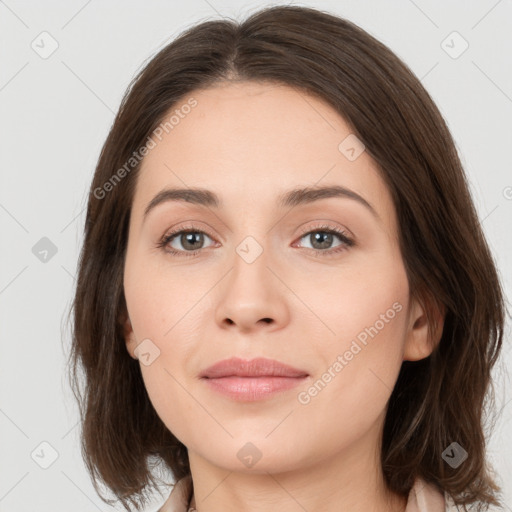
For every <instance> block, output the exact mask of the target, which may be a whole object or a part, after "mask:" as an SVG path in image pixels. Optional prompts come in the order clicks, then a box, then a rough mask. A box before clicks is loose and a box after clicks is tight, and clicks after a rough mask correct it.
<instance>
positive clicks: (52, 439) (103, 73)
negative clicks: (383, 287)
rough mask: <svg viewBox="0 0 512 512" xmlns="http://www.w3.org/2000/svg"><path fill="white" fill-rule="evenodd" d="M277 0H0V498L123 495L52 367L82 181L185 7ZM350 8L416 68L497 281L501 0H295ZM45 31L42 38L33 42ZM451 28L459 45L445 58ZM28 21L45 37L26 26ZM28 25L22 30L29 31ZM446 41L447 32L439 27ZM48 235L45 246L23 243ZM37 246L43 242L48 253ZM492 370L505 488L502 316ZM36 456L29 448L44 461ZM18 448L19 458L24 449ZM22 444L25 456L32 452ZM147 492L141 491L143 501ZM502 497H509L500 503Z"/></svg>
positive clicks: (93, 505) (507, 20)
mask: <svg viewBox="0 0 512 512" xmlns="http://www.w3.org/2000/svg"><path fill="white" fill-rule="evenodd" d="M276 3H280V2H264V1H240V2H236V1H234V0H231V1H228V0H208V1H206V0H191V1H189V2H185V3H182V2H178V1H157V0H151V1H146V2H135V1H130V2H126V1H125V2H121V1H108V2H100V1H99V0H92V1H91V0H89V1H86V0H73V1H68V2H63V1H61V2H56V1H51V2H50V1H47V2H44V3H43V2H36V1H25V2H22V1H21V0H6V1H0V37H1V42H2V52H1V55H0V120H1V123H0V129H1V133H0V140H1V147H2V152H1V164H0V166H1V170H2V172H1V188H0V223H1V227H2V249H3V250H2V253H1V254H2V264H1V266H0V303H1V311H2V317H1V321H0V326H1V333H2V336H1V354H2V356H1V359H0V380H1V388H0V439H1V448H0V511H2V512H7V511H9V512H18V511H20V512H21V511H24V512H26V511H28V510H38V511H39V512H49V511H52V512H55V511H64V510H70V509H72V510H74V511H76V512H81V511H93V510H101V511H108V510H123V509H122V507H120V506H118V507H117V508H116V509H114V508H112V507H109V506H107V505H106V504H104V503H103V502H102V501H101V500H100V499H99V498H98V497H97V495H96V494H95V492H94V489H93V487H92V485H91V482H90V480H89V477H88V474H87V472H86V470H85V467H84V464H83V462H82V459H81V455H80V448H79V439H78V434H79V428H78V426H77V420H78V415H77V408H76V405H75V403H74V400H73V398H72V395H71V393H70V390H69V389H68V385H67V378H66V377H65V375H64V369H65V366H64V363H65V356H66V355H67V353H68V349H69V329H68V328H67V327H66V325H65V323H64V320H65V317H64V315H65V314H66V313H67V311H68V308H69V305H70V302H71V298H72V293H73V287H74V285H75V273H76V264H77V258H78V252H79V248H80V244H81V241H82V230H83V225H84V221H85V210H84V209H85V205H86V192H87V189H88V186H89V183H90V180H91V178H92V175H93V170H94V166H95V163H96V161H97V158H98V156H99V152H100V148H101V146H102V144H103V142H104V139H105V138H106V136H107V133H108V130H109V128H110V126H111V123H112V121H113V118H114V113H115V112H116V111H117V108H118V106H119V103H120V100H121V96H122V94H123V93H124V91H125V89H126V87H127V85H128V83H129V81H130V80H131V78H132V77H133V76H134V74H135V73H136V72H137V71H138V70H139V69H140V68H141V66H142V65H143V64H144V62H146V61H147V60H148V59H149V58H150V57H151V56H153V55H154V54H155V52H156V51H157V50H159V49H160V48H162V47H163V46H164V45H165V44H167V43H168V42H169V41H170V40H171V39H173V38H174V37H175V36H176V35H178V34H179V33H180V32H182V30H183V29H185V28H187V27H189V26H190V25H192V24H193V23H195V22H198V21H205V20H207V19H213V18H218V17H219V16H231V17H234V18H238V19H240V18H242V17H245V15H246V14H248V13H250V12H253V11H254V10H256V9H257V8H259V7H262V6H264V5H270V4H276ZM295 4H297V5H308V6H312V7H318V8H322V9H326V10H329V11H331V12H332V13H335V14H338V15H341V16H343V17H346V18H348V19H349V20H351V21H353V22H355V23H357V24H358V25H360V26H361V27H362V28H364V29H365V30H367V31H368V32H370V33H371V34H372V35H374V36H375V37H377V38H378V39H379V40H380V41H382V42H383V43H385V44H386V45H388V46H389V47H390V48H391V49H392V50H393V51H394V52H396V53H397V54H398V56H399V57H401V58H402V59H403V60H404V61H405V62H406V63H407V64H408V65H409V66H410V67H411V69H412V70H413V72H414V73H416V75H417V76H418V77H419V78H420V79H421V80H422V83H423V85H424V86H425V87H426V89H427V90H428V91H429V93H430V94H431V95H432V97H433V99H434V101H435V102H436V103H437V105H438V106H439V108H440V110H441V112H442V114H443V115H444V117H445V119H446V120H447V122H448V125H449V127H450V129H451V131H452V133H453V135H454V138H455V140H456V143H457V146H458V148H459V152H460V155H461V158H462V160H463V163H464V165H465V168H466V171H467V173H468V176H469V180H470V182H471V188H472V193H473V196H474V200H475V203H476V205H477V208H478V212H479V216H480V219H481V223H482V226H483V228H484V231H485V233H486V235H487V237H488V241H489V244H490V246H491V249H492V251H493V253H494V256H495V259H496V262H497V265H498V267H499V270H500V274H501V277H502V280H503V284H504V287H505V293H506V295H507V297H510V295H511V294H510V287H511V281H512V279H511V278H512V261H511V258H510V254H511V252H512V242H511V238H510V233H511V224H512V223H511V218H512V172H511V169H512V153H511V145H512V123H511V119H512V72H511V57H510V56H511V55H512V2H511V0H500V1H497V0H482V1H478V2H476V1H473V2H468V1H463V0H458V1H452V2H443V1H432V0H429V1H427V0H416V1H412V0H394V1H386V2H383V1H378V0H372V1H366V2H361V1H356V0H351V1H348V0H347V1H337V2H335V1H309V2H304V3H298V2H295ZM43 31H47V32H48V33H49V34H51V37H52V38H54V39H55V40H56V41H57V43H58V48H57V50H56V51H55V52H54V53H53V54H52V55H50V56H49V57H48V58H45V59H44V58H42V57H41V56H40V55H39V54H38V53H36V51H34V49H33V48H32V47H31V45H32V44H34V45H37V44H38V45H39V48H40V49H39V51H40V52H41V51H43V49H42V46H43V45H44V48H45V49H46V50H48V49H49V48H50V40H49V39H48V36H39V35H40V34H41V32H43ZM453 31H457V32H459V33H460V35H461V36H462V37H463V38H464V39H465V40H466V41H467V42H468V44H469V47H468V49H467V50H466V51H465V52H464V53H462V54H461V55H460V56H458V58H452V56H450V55H449V54H448V53H446V51H445V49H444V48H443V46H442V41H443V40H445V39H446V38H447V36H448V35H449V34H451V33H452V32H453ZM41 37H46V38H47V39H45V40H44V41H43V42H41ZM33 41H35V42H34V43H33ZM445 44H450V45H451V46H453V47H454V49H453V50H452V51H457V50H458V49H460V48H461V46H460V44H461V41H460V40H454V43H450V39H448V40H447V43H445ZM43 237H48V238H49V239H50V240H51V241H52V242H53V244H55V246H56V248H57V253H56V254H55V255H53V256H52V257H50V256H48V261H47V262H42V261H40V259H38V258H37V257H36V255H35V254H34V253H33V252H32V248H33V247H34V245H35V244H36V243H37V242H38V241H39V240H40V239H41V238H43ZM50 255H51V254H50ZM507 322H508V326H507V331H506V341H505V346H504V350H503V356H502V358H501V360H500V363H499V367H498V368H497V369H496V371H495V373H494V375H495V379H496V390H497V397H496V406H497V408H498V409H499V410H501V411H502V414H501V416H500V419H499V421H498V423H497V424H496V428H495V430H494V434H493V437H492V438H491V440H490V444H489V453H490V459H491V461H492V463H493V464H494V466H495V469H496V471H497V472H498V475H499V478H498V480H499V481H500V482H501V483H502V484H503V486H504V491H505V494H504V495H505V502H508V503H512V482H511V477H510V475H511V473H512V463H511V460H512V441H510V439H511V434H512V421H511V412H512V401H511V400H512V394H511V392H510V390H511V387H510V378H509V375H508V373H507V372H506V370H505V368H506V367H507V366H509V365H510V362H511V360H512V356H511V350H510V319H508V320H507ZM42 442H46V443H49V444H50V445H51V447H53V449H54V450H55V451H56V452H57V453H58V457H57V458H56V460H55V461H54V462H53V463H52V464H51V465H50V466H49V467H48V468H47V469H42V468H41V467H40V465H39V464H44V463H46V464H49V463H50V462H51V461H52V458H51V457H52V449H50V448H49V447H48V446H46V445H43V446H40V444H41V443H42ZM31 454H33V458H32V457H31ZM36 460H37V461H38V462H39V464H38V463H36ZM162 501H163V499H161V498H158V497H157V498H156V499H155V504H154V507H152V508H151V507H150V510H156V508H157V507H158V505H159V504H160V503H161V502H162ZM506 510H509V511H510V510H512V508H510V505H508V506H507V507H506Z"/></svg>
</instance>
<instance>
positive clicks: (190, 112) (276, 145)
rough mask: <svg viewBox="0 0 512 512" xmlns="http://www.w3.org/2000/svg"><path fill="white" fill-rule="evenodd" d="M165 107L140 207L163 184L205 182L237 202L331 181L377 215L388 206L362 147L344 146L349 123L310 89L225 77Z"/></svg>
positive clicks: (144, 173)
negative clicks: (349, 152) (350, 151)
mask: <svg viewBox="0 0 512 512" xmlns="http://www.w3.org/2000/svg"><path fill="white" fill-rule="evenodd" d="M187 105H194V106H193V107H188V106H187ZM171 115H172V116H173V118H172V119H173V123H172V125H171V124H170V123H169V124H168V125H167V129H166V130H162V129H161V130H160V131H161V133H160V135H159V137H154V136H153V140H154V141H155V143H156V145H155V146H154V148H153V149H151V151H150V152H149V153H148V154H147V155H146V156H145V158H144V160H143V162H142V165H141V169H140V171H139V172H140V176H139V179H138V183H137V189H136V193H135V198H134V205H133V208H134V210H136V211H137V212H138V214H139V215H142V214H143V210H144V209H145V207H146V205H147V204H148V203H149V202H150V201H151V199H152V198H153V197H154V196H155V195H156V194H157V193H158V192H160V191H161V190H162V189H164V188H167V187H184V188H186V187H201V188H206V189H210V190H212V191H214V192H215V193H217V194H218V195H219V196H220V197H221V198H222V199H223V201H222V202H223V204H225V205H226V207H230V205H231V206H232V207H233V208H234V209H235V208H237V207H240V206H241V205H244V206H247V205H249V204H254V206H255V207H258V208H261V207H262V206H263V202H265V206H267V205H268V206H270V204H271V203H272V201H273V199H275V198H277V197H278V196H280V195H281V194H282V193H283V192H285V191H287V190H289V189H291V188H296V187H299V186H304V187H306V186H321V185H323V184H324V183H329V184H333V183H335V184H339V185H342V186H344V187H347V188H350V189H351V190H353V191H355V192H356V193H358V194H360V195H362V196H363V197H365V198H366V199H367V200H368V202H370V203H371V204H372V205H374V206H375V208H376V209H377V210H378V211H379V213H381V214H382V216H383V217H385V216H386V211H387V210H389V209H392V208H393V206H392V202H391V197H390V195H389V193H388V191H387V188H386V186H385V184H384V182H383V181H382V178H381V177H380V174H379V172H378V171H377V168H376V166H375V164H374V162H373V160H372V159H371V157H370V156H369V155H368V153H367V152H366V151H363V152H362V153H361V154H360V156H358V157H357V158H356V159H355V160H350V159H348V158H347V156H346V153H344V148H345V145H344V144H345V143H344V141H352V140H353V139H351V138H350V137H354V135H353V134H352V130H351V128H350V126H349V125H348V124H347V123H346V122H345V120H344V119H343V118H342V117H341V116H340V115H339V114H338V113H337V112H336V111H335V110H334V109H333V108H332V107H331V106H330V105H328V104H327V103H326V102H324V101H323V100H321V99H318V98H317V97H315V96H312V95H310V94H308V93H305V92H303V91H298V90H296V89H294V88H291V87H288V86H286V85H281V84H270V83H256V82H235V83H231V82H229V83H223V84H220V85H216V86H214V87H211V88H208V89H203V90H196V91H194V92H192V93H191V94H190V95H188V96H187V97H185V98H184V99H183V100H182V101H180V102H179V103H178V104H176V105H174V106H173V107H172V109H171V110H170V111H169V112H168V114H167V115H166V116H164V121H163V122H164V123H165V121H166V120H168V119H170V117H171ZM162 126H163V125H161V127H162ZM347 137H349V138H348V139H347ZM340 144H342V147H341V149H340ZM356 149H357V147H356ZM388 214H389V212H388Z"/></svg>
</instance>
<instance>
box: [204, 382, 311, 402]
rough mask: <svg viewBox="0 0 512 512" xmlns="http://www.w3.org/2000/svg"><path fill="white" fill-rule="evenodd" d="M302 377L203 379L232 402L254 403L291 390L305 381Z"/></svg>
mask: <svg viewBox="0 0 512 512" xmlns="http://www.w3.org/2000/svg"><path fill="white" fill-rule="evenodd" d="M306 378H307V377H306V376H304V377H270V376H269V377H235V376H231V377H218V378H215V379H207V378H203V379H202V380H203V381H205V382H206V384H207V385H208V386H210V388H211V389H213V390H214V391H218V392H219V393H222V394H223V395H226V396H228V397H229V398H232V399H233V400H239V401H246V402H254V401H257V400H264V399H265V398H269V397H271V396H273V395H275V394H276V393H279V392H281V391H286V390H288V389H292V388H294V387H296V386H298V385H299V384H302V383H303V382H304V381H305V380H306Z"/></svg>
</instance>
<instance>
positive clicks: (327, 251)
mask: <svg viewBox="0 0 512 512" xmlns="http://www.w3.org/2000/svg"><path fill="white" fill-rule="evenodd" d="M205 238H207V239H210V240H211V241H212V242H214V240H213V238H212V237H211V236H209V235H208V234H207V233H205V232H204V231H203V230H201V229H197V228H195V227H194V226H186V227H182V228H181V229H175V230H173V231H171V232H170V233H166V234H165V235H164V237H162V239H161V240H160V241H159V242H158V243H157V247H158V248H161V249H163V250H164V251H165V252H166V253H168V254H171V255H173V256H185V257H188V256H196V255H197V254H199V253H200V252H201V250H202V249H204V248H205V247H204V243H205ZM336 238H337V239H338V240H339V241H340V243H339V244H338V245H336V246H334V248H332V244H333V242H334V241H335V239H336ZM302 239H306V240H309V242H310V244H311V247H305V248H306V249H308V250H311V251H313V252H314V253H315V254H316V255H320V256H322V257H330V256H335V255H336V254H338V253H339V252H341V251H345V250H347V249H348V248H349V247H352V246H354V245H355V242H354V241H353V240H352V239H351V238H349V236H348V235H347V233H346V232H345V231H343V230H342V229H340V228H338V227H336V226H330V225H322V226H318V227H315V228H314V229H311V226H310V227H309V228H308V229H306V230H303V232H302V235H301V237H300V239H299V240H302ZM214 244H215V242H214ZM180 246H181V247H180ZM293 246H294V247H295V245H293Z"/></svg>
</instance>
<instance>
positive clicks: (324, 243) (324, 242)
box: [312, 231, 332, 249]
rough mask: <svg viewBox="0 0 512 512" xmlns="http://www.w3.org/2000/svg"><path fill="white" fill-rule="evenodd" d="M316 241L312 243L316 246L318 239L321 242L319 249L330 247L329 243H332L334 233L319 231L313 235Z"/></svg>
mask: <svg viewBox="0 0 512 512" xmlns="http://www.w3.org/2000/svg"><path fill="white" fill-rule="evenodd" d="M313 239H314V243H312V245H313V247H315V243H316V242H317V241H319V242H320V247H318V248H319V249H325V248H329V245H330V244H331V243H332V234H331V233H326V232H325V231H319V232H318V233H316V234H314V235H313Z"/></svg>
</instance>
